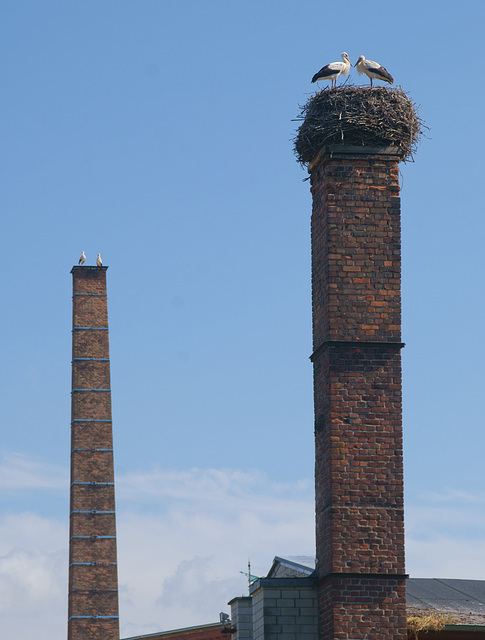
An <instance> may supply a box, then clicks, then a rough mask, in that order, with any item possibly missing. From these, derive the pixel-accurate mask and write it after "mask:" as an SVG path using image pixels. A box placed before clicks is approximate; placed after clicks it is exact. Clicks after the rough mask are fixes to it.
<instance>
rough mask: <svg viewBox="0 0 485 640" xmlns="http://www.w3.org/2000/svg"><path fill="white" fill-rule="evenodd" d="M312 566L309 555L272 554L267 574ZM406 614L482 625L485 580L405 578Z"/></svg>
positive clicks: (305, 573) (303, 572)
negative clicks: (432, 615) (440, 615)
mask: <svg viewBox="0 0 485 640" xmlns="http://www.w3.org/2000/svg"><path fill="white" fill-rule="evenodd" d="M314 570H315V559H314V558H313V557H312V556H286V557H280V556H275V558H274V560H273V564H272V566H271V569H270V571H269V573H268V576H267V577H268V578H285V577H287V578H290V577H295V578H296V577H300V578H306V577H309V576H310V575H311V574H312V573H313V572H314ZM406 601H407V610H408V615H423V614H424V613H429V612H430V611H432V612H436V613H443V614H448V615H449V622H450V624H459V625H478V626H482V625H485V580H461V579H452V578H408V579H407V580H406Z"/></svg>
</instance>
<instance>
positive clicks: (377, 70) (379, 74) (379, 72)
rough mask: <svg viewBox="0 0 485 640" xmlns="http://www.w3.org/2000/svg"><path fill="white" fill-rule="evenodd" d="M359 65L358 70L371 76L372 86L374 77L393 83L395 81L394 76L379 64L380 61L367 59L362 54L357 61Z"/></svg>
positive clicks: (357, 65)
mask: <svg viewBox="0 0 485 640" xmlns="http://www.w3.org/2000/svg"><path fill="white" fill-rule="evenodd" d="M355 66H356V67H357V71H358V72H359V73H365V75H366V76H367V77H368V78H370V86H371V87H372V78H375V79H376V80H384V82H389V84H392V83H393V82H394V78H393V77H392V76H391V74H390V73H389V71H388V70H387V69H384V67H383V66H382V65H381V64H379V63H378V62H374V61H373V60H366V59H365V57H364V56H360V57H359V59H358V60H357V62H356V63H355Z"/></svg>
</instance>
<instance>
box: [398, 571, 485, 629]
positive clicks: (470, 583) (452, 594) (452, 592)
mask: <svg viewBox="0 0 485 640" xmlns="http://www.w3.org/2000/svg"><path fill="white" fill-rule="evenodd" d="M406 599H407V605H408V612H409V613H410V614H411V615H412V614H418V615H419V614H420V613H421V614H422V613H424V612H425V611H430V610H433V611H439V612H442V613H448V614H450V616H451V618H452V620H453V622H455V624H460V623H461V624H473V625H485V580H460V579H451V578H409V579H408V580H407V583H406ZM450 622H451V620H450Z"/></svg>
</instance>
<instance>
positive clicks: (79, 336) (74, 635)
mask: <svg viewBox="0 0 485 640" xmlns="http://www.w3.org/2000/svg"><path fill="white" fill-rule="evenodd" d="M72 274H73V338H72V403H71V420H72V421H71V509H70V511H71V515H70V540H69V621H68V640H118V639H119V620H118V577H117V552H116V521H115V494H114V465H113V436H112V424H111V391H110V363H109V335H108V302H107V293H106V267H74V268H73V270H72Z"/></svg>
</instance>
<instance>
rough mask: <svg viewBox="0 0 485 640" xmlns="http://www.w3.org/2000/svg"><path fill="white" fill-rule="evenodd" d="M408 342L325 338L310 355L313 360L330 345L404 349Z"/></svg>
mask: <svg viewBox="0 0 485 640" xmlns="http://www.w3.org/2000/svg"><path fill="white" fill-rule="evenodd" d="M405 346H406V343H404V342H386V341H378V340H365V341H364V340H325V342H322V344H321V345H320V346H319V347H317V348H316V349H315V351H314V352H313V353H312V355H311V356H310V360H311V361H312V362H313V361H314V358H315V357H316V356H317V355H319V354H320V353H321V352H322V351H326V350H327V349H329V348H330V347H347V348H349V349H350V348H355V347H364V348H369V347H371V348H372V347H376V348H379V349H398V350H399V349H404V347H405Z"/></svg>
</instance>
